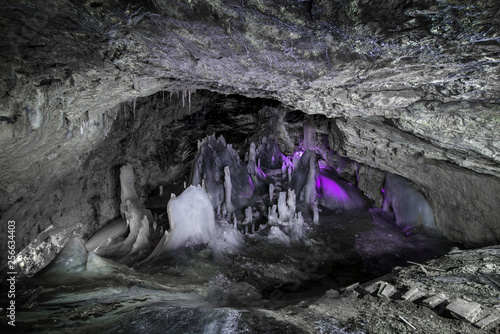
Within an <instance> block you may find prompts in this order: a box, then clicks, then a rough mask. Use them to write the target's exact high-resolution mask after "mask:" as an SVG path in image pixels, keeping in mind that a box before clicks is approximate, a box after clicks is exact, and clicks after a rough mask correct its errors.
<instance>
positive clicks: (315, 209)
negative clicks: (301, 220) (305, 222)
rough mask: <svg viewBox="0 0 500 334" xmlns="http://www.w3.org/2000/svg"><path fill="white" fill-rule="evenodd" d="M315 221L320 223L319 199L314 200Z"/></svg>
mask: <svg viewBox="0 0 500 334" xmlns="http://www.w3.org/2000/svg"><path fill="white" fill-rule="evenodd" d="M313 223H314V224H316V225H317V224H319V209H318V201H314V204H313Z"/></svg>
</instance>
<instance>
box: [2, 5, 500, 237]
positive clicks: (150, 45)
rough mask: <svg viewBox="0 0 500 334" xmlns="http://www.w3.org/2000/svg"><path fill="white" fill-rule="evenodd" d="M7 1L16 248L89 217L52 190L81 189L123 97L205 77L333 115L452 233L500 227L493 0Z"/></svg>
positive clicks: (348, 153) (7, 144)
mask: <svg viewBox="0 0 500 334" xmlns="http://www.w3.org/2000/svg"><path fill="white" fill-rule="evenodd" d="M0 9H1V10H0V18H1V19H0V29H1V34H0V41H1V45H2V47H1V48H0V73H1V78H2V80H0V92H1V95H0V142H1V146H0V168H1V170H2V173H1V175H0V212H1V216H2V219H3V220H5V219H16V220H18V225H19V226H20V230H19V231H20V232H19V235H20V237H19V238H21V239H22V240H23V241H22V242H21V243H20V244H19V246H22V245H23V244H26V240H28V239H32V238H33V235H35V234H36V232H34V231H38V230H43V226H44V225H46V224H47V223H46V222H45V221H46V219H48V217H52V219H56V218H55V217H66V216H69V215H70V213H69V212H73V211H74V212H75V213H74V216H75V217H76V218H77V219H76V220H78V221H81V222H82V221H83V222H85V221H87V220H88V217H87V216H89V217H90V216H91V215H92V212H93V210H82V211H85V212H86V213H85V214H84V215H83V216H82V215H81V214H80V213H79V210H78V209H76V208H75V207H77V206H78V205H81V203H87V202H88V201H87V196H85V200H82V198H75V199H74V200H73V203H72V205H71V206H70V207H66V206H65V205H62V204H60V203H61V202H60V199H59V198H60V196H58V197H57V199H56V198H55V196H53V197H51V196H49V195H48V194H50V193H51V192H57V191H56V189H59V188H61V187H67V189H68V192H73V190H70V189H71V187H75V188H80V187H81V183H79V182H78V181H77V180H78V178H79V177H80V175H82V168H83V169H86V170H92V169H93V168H96V166H95V165H93V164H89V162H88V161H87V158H88V156H89V154H90V153H91V152H92V151H94V150H95V149H96V148H98V147H99V145H101V144H102V143H103V141H104V140H105V138H106V135H107V133H108V132H109V130H110V127H111V125H112V123H113V121H114V118H115V117H116V115H118V113H119V109H120V108H121V107H120V106H121V105H122V103H125V102H126V103H127V104H128V105H129V110H132V109H133V108H134V105H136V104H137V102H138V101H140V98H141V97H144V96H149V95H152V94H155V93H157V92H161V91H181V92H184V94H185V98H186V101H187V98H188V97H189V96H188V95H189V92H190V91H194V90H196V89H208V90H211V91H216V92H221V93H235V94H240V95H244V96H247V97H261V98H270V99H275V100H277V101H280V102H281V103H283V105H285V106H288V107H289V108H291V109H297V110H300V111H303V112H304V113H307V114H322V115H326V116H327V117H328V118H331V119H333V121H332V122H330V123H329V125H328V126H331V127H332V130H331V131H330V133H331V136H332V138H333V139H334V140H333V139H332V140H333V142H332V147H335V148H336V149H337V150H338V153H340V154H341V155H343V156H345V157H348V158H350V159H353V160H356V161H358V162H361V163H363V164H364V165H366V166H367V167H369V168H377V169H378V168H379V169H381V170H384V171H390V172H393V173H396V174H399V175H402V176H405V177H407V178H408V179H409V180H411V181H412V182H414V183H415V185H416V186H417V187H419V188H420V190H421V191H422V192H423V194H424V195H425V196H426V197H428V198H429V199H430V201H431V203H432V204H431V205H432V206H433V208H434V210H435V212H436V216H437V220H438V222H439V225H440V228H441V229H442V230H443V231H444V232H445V233H446V234H447V235H448V236H449V237H451V238H452V239H454V240H456V241H461V242H467V243H470V244H483V243H495V242H498V240H499V233H500V232H499V221H500V219H498V218H499V217H500V215H499V213H498V209H496V208H497V207H498V203H499V201H498V197H497V196H498V193H499V192H498V184H499V181H498V180H499V176H500V167H499V159H500V156H499V154H498V152H499V146H500V140H499V137H498V133H500V126H499V123H500V119H499V102H498V93H499V88H500V71H499V66H500V57H499V54H500V52H499V51H500V48H499V38H500V37H499V25H500V8H499V4H498V2H497V1H494V0H482V1H475V2H474V3H471V2H470V1H466V0H442V1H438V0H425V1H424V0H421V1H420V0H415V1H408V0H391V1H382V0H376V1H364V0H350V1H297V2H289V1H278V0H277V1H266V2H263V1H257V0H245V1H239V0H238V1H224V2H222V1H216V0H192V1H173V0H150V1H146V0H144V1H139V2H134V3H131V2H128V1H125V0H107V1H90V0H88V1H71V0H61V1H45V2H38V1H30V0H6V1H2V4H0ZM185 103H187V102H185ZM136 107H137V105H136ZM367 129H370V131H371V132H368V130H367ZM372 130H373V131H372ZM394 143H396V144H394ZM383 145H388V146H389V147H388V148H384V147H382V146H383ZM391 145H396V146H394V147H390V146H391ZM138 149H144V148H141V147H138ZM146 149H147V148H146ZM390 157H392V158H390ZM96 165H98V164H97V163H96ZM84 166H86V167H85V168H84ZM361 170H362V171H363V170H364V167H363V168H362V169H361ZM362 175H363V173H362ZM379 175H380V174H379ZM363 180H364V178H362V182H365V181H363ZM61 184H62V185H61ZM74 192H75V194H77V193H79V190H78V189H76V190H74ZM49 198H53V203H52V204H51V203H49ZM90 198H93V195H91V196H90ZM58 203H59V204H58ZM65 204H66V202H65ZM83 205H87V204H83ZM90 207H91V205H90ZM27 208H29V210H28V209H27ZM36 208H39V212H42V213H39V214H38V215H36V214H35V215H32V216H30V217H27V216H25V213H26V212H28V211H29V212H36V211H37V210H36ZM44 217H45V218H44ZM57 219H58V218H57ZM68 224H69V223H68ZM4 225H5V224H2V225H0V229H1V230H0V232H4V231H5V226H4ZM27 231H30V232H29V233H28V232H27Z"/></svg>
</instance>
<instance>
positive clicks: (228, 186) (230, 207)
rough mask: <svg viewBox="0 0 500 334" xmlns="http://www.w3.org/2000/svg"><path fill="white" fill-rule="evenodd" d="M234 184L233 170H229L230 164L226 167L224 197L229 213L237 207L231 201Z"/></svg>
mask: <svg viewBox="0 0 500 334" xmlns="http://www.w3.org/2000/svg"><path fill="white" fill-rule="evenodd" d="M232 189H233V186H232V184H231V172H230V171H229V166H226V167H224V198H225V201H226V209H227V212H228V213H233V212H234V211H235V207H234V205H233V202H232V201H231V191H232Z"/></svg>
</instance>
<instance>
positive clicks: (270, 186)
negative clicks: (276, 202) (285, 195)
mask: <svg viewBox="0 0 500 334" xmlns="http://www.w3.org/2000/svg"><path fill="white" fill-rule="evenodd" d="M273 196H274V184H272V183H271V184H270V185H269V203H270V204H272V203H273Z"/></svg>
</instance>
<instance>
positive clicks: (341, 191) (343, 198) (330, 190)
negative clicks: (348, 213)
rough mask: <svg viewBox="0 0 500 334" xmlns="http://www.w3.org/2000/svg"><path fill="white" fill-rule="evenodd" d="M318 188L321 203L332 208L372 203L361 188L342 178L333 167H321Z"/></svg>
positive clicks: (361, 206) (355, 207) (345, 208)
mask: <svg viewBox="0 0 500 334" xmlns="http://www.w3.org/2000/svg"><path fill="white" fill-rule="evenodd" d="M317 188H318V189H319V204H321V205H323V206H324V207H327V208H329V209H332V210H335V209H342V210H351V209H358V208H363V207H367V206H369V204H370V202H369V201H368V199H367V198H366V197H365V196H364V195H363V193H361V191H360V190H359V189H357V188H356V187H354V186H352V185H350V184H349V183H347V182H345V181H343V180H341V179H340V178H339V177H338V176H337V175H336V172H335V171H334V170H333V169H329V168H326V167H321V168H320V172H319V177H318V179H317Z"/></svg>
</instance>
